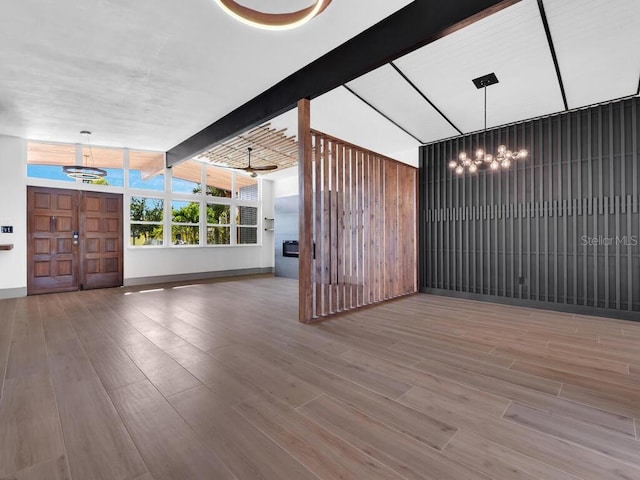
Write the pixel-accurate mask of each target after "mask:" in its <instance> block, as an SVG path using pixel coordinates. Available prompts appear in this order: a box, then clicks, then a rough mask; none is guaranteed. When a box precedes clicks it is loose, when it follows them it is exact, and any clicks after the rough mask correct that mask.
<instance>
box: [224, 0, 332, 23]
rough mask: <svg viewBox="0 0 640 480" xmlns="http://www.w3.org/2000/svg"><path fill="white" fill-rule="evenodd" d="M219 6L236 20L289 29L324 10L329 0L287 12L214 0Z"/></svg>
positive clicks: (317, 0)
mask: <svg viewBox="0 0 640 480" xmlns="http://www.w3.org/2000/svg"><path fill="white" fill-rule="evenodd" d="M215 1H216V3H217V4H218V5H220V8H222V10H224V11H225V12H227V14H229V15H230V16H232V17H233V18H235V19H236V20H238V21H240V22H242V23H245V24H247V25H251V26H252V27H256V28H262V29H265V30H290V29H292V28H297V27H300V26H302V25H304V24H305V23H307V22H308V21H309V20H311V19H312V18H313V17H315V16H316V15H319V14H320V13H322V12H323V11H324V9H325V8H327V6H329V4H330V3H331V0H316V1H315V2H314V3H313V5H310V6H309V7H307V8H303V9H302V10H298V11H295V12H289V13H266V12H261V11H259V10H254V9H252V8H249V7H245V6H244V5H241V4H240V3H238V2H236V1H235V0H215Z"/></svg>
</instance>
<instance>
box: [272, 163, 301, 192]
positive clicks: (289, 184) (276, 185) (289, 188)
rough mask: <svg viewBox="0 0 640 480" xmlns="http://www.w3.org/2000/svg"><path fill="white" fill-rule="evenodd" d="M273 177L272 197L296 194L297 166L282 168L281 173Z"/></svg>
mask: <svg viewBox="0 0 640 480" xmlns="http://www.w3.org/2000/svg"><path fill="white" fill-rule="evenodd" d="M272 178H273V198H280V197H290V196H292V195H298V167H297V166H296V167H293V168H288V169H286V170H283V171H282V172H281V174H280V175H279V176H278V177H276V176H272Z"/></svg>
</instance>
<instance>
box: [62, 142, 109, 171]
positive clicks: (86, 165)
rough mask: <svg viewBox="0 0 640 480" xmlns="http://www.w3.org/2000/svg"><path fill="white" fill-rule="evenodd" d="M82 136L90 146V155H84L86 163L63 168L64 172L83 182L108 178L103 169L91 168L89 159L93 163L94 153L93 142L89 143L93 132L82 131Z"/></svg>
mask: <svg viewBox="0 0 640 480" xmlns="http://www.w3.org/2000/svg"><path fill="white" fill-rule="evenodd" d="M80 135H82V136H84V137H86V143H87V144H88V146H89V155H83V156H82V157H83V158H84V162H83V163H82V165H67V166H64V167H62V171H63V172H64V173H65V174H66V175H67V176H68V177H71V178H77V179H79V180H82V181H86V182H90V181H93V180H98V179H100V178H102V177H106V176H107V171H106V170H103V169H102V168H96V167H91V166H89V159H91V163H93V151H92V150H91V142H90V141H89V139H90V137H91V132H89V131H87V130H82V131H81V132H80Z"/></svg>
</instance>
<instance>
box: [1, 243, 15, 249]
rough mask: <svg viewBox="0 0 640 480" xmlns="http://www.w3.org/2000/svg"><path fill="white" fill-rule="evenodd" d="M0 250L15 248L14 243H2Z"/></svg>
mask: <svg viewBox="0 0 640 480" xmlns="http://www.w3.org/2000/svg"><path fill="white" fill-rule="evenodd" d="M0 250H13V243H7V244H5V245H0Z"/></svg>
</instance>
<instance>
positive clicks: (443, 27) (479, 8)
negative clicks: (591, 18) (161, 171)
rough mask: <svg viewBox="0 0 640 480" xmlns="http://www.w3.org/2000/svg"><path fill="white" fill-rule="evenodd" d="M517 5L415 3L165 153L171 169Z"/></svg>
mask: <svg viewBox="0 0 640 480" xmlns="http://www.w3.org/2000/svg"><path fill="white" fill-rule="evenodd" d="M519 1H520V0H456V1H455V2H441V1H438V0H415V1H413V2H411V3H410V4H409V5H407V6H406V7H404V8H402V9H401V10H399V11H397V12H396V13H394V14H392V15H390V16H389V17H387V18H385V19H384V20H382V21H381V22H379V23H377V24H376V25H374V26H372V27H371V28H369V29H367V30H365V31H364V32H362V33H360V34H359V35H357V36H355V37H353V38H352V39H350V40H348V41H347V42H345V43H343V44H342V45H340V46H339V47H337V48H335V49H334V50H332V51H331V52H329V53H327V54H326V55H323V56H322V57H320V58H318V59H317V60H315V61H313V62H311V63H310V64H309V65H307V66H306V67H303V68H302V69H300V70H298V71H297V72H295V73H294V74H292V75H290V76H289V77H287V78H285V79H284V80H282V81H280V82H279V83H277V84H276V85H274V86H273V87H271V88H269V89H268V90H266V91H265V92H263V93H261V94H260V95H258V96H257V97H255V98H254V99H252V100H250V101H248V102H247V103H245V104H244V105H242V106H240V107H238V108H237V109H235V110H233V111H232V112H230V113H229V114H227V115H225V116H224V117H222V118H220V119H219V120H217V121H215V122H214V123H212V124H211V125H209V126H208V127H206V128H204V129H203V130H201V131H200V132H198V133H196V134H195V135H193V136H192V137H190V138H188V139H186V140H184V141H183V142H182V143H180V144H179V145H176V146H175V147H173V148H172V149H170V150H169V151H168V152H167V166H168V167H171V166H173V165H176V164H178V163H180V162H182V161H184V160H187V159H189V158H192V157H194V156H195V155H197V154H199V153H201V152H203V151H205V150H207V149H208V148H210V147H212V146H213V145H216V144H217V143H219V142H221V141H223V140H226V139H228V138H230V137H233V136H235V135H237V134H239V133H242V132H243V131H245V130H247V129H249V128H253V127H255V126H257V125H260V124H261V123H264V122H266V121H268V120H270V119H272V118H274V117H276V116H278V115H280V114H282V113H284V112H286V111H288V110H290V109H292V108H293V107H295V106H296V104H297V102H298V100H300V99H302V98H309V99H313V98H315V97H318V96H320V95H322V94H324V93H327V92H328V91H330V90H333V89H334V88H337V87H339V86H340V85H344V84H346V83H347V82H350V81H351V80H354V79H355V78H358V77H359V76H361V75H364V74H365V73H367V72H370V71H371V70H374V69H375V68H377V67H380V66H382V65H384V64H386V63H389V62H391V61H392V60H395V59H396V58H399V57H401V56H402V55H405V54H407V53H409V52H411V51H413V50H415V49H417V48H420V47H422V46H424V45H427V44H428V43H431V42H433V41H435V40H437V39H438V38H441V37H443V36H445V35H448V34H450V33H452V32H454V31H456V30H459V29H461V28H464V27H465V26H467V25H470V24H471V23H473V22H476V21H478V20H480V19H482V18H485V17H487V16H488V15H491V14H493V13H495V12H497V11H499V10H502V9H504V8H506V7H509V6H511V5H513V4H515V3H518V2H519Z"/></svg>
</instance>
